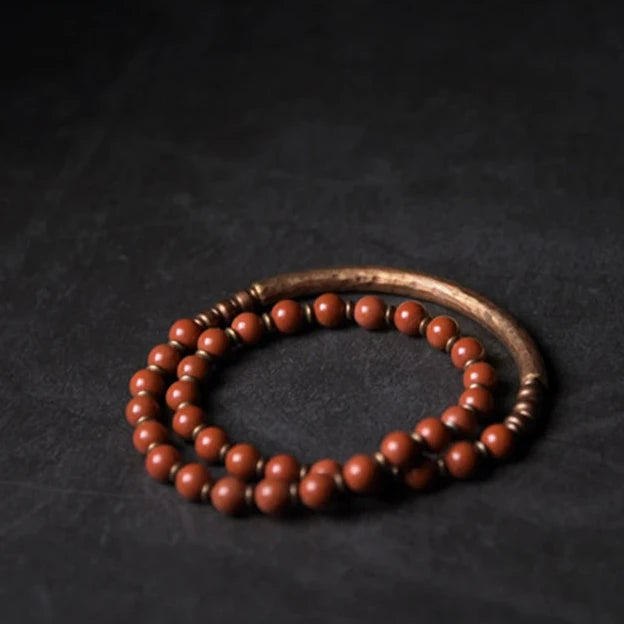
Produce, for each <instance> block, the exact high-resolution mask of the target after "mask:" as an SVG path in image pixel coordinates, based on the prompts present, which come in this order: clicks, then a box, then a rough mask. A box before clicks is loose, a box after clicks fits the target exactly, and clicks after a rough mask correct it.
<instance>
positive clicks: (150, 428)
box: [132, 420, 168, 454]
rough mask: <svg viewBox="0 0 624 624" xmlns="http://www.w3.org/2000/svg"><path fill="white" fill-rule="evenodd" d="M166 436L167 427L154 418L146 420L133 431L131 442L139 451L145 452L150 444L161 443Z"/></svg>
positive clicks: (165, 439) (164, 440)
mask: <svg viewBox="0 0 624 624" xmlns="http://www.w3.org/2000/svg"><path fill="white" fill-rule="evenodd" d="M167 438H168V436H167V429H166V428H165V427H163V425H161V424H160V423H159V422H157V421H155V420H146V421H145V422H142V423H141V424H140V425H137V427H136V429H135V430H134V431H133V433H132V444H134V448H135V449H136V450H137V451H139V453H142V454H145V453H147V449H148V447H149V445H150V444H153V443H154V442H158V443H159V444H163V443H164V442H166V441H167Z"/></svg>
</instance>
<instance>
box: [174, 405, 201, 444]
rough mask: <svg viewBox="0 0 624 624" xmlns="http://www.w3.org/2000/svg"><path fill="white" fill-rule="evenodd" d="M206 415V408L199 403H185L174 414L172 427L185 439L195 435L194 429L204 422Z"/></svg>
mask: <svg viewBox="0 0 624 624" xmlns="http://www.w3.org/2000/svg"><path fill="white" fill-rule="evenodd" d="M205 418H206V415H205V414H204V410H203V409H202V408H201V407H198V406H197V405H185V406H184V407H181V408H180V409H179V410H177V411H176V413H175V414H174V415H173V420H172V422H171V428H172V429H173V430H174V431H175V432H176V433H177V434H178V435H179V436H181V437H183V438H184V439H185V440H190V439H191V438H192V437H193V431H194V430H195V428H196V427H198V426H199V425H203V424H204V420H205Z"/></svg>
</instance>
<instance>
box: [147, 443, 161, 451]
mask: <svg viewBox="0 0 624 624" xmlns="http://www.w3.org/2000/svg"><path fill="white" fill-rule="evenodd" d="M161 444H162V442H152V443H151V444H150V445H149V446H148V447H147V452H148V453H151V452H152V451H153V450H154V449H155V448H156V447H157V446H160V445H161Z"/></svg>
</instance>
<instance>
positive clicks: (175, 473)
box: [169, 462, 182, 482]
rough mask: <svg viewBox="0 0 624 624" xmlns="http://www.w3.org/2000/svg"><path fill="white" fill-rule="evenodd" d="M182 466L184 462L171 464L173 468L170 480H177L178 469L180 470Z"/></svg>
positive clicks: (170, 471)
mask: <svg viewBox="0 0 624 624" xmlns="http://www.w3.org/2000/svg"><path fill="white" fill-rule="evenodd" d="M180 468H182V462H176V463H175V464H173V466H171V469H170V470H169V481H172V482H173V481H175V478H176V475H177V474H178V470H180Z"/></svg>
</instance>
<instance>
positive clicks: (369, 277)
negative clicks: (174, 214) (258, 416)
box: [126, 266, 546, 514]
mask: <svg viewBox="0 0 624 624" xmlns="http://www.w3.org/2000/svg"><path fill="white" fill-rule="evenodd" d="M334 291H338V292H343V291H359V292H364V291H366V292H371V291H372V292H377V293H391V294H393V295H407V296H409V297H418V298H419V299H424V300H427V301H432V302H435V303H437V304H440V305H443V306H445V307H448V308H451V309H453V310H457V311H458V312H460V313H462V314H464V315H465V316H468V317H470V318H472V319H474V320H476V321H477V322H479V323H480V324H481V325H483V326H484V327H486V328H487V329H489V330H490V331H491V332H492V333H493V334H494V335H495V336H496V337H497V338H498V339H499V340H500V341H501V342H502V343H503V344H504V345H505V346H506V347H507V348H508V349H509V351H510V353H511V355H512V356H513V358H514V360H515V362H516V365H517V368H518V372H519V377H520V384H519V390H518V393H517V400H516V403H515V405H514V407H513V409H512V411H511V413H510V414H508V415H507V417H506V418H505V419H504V421H503V422H502V423H499V424H496V423H495V424H491V421H490V420H489V415H490V413H491V410H492V407H493V398H492V395H491V392H490V390H491V387H492V385H493V384H494V383H495V381H496V380H495V377H496V375H495V371H494V369H493V367H492V366H491V364H488V363H487V362H486V361H485V350H484V348H483V346H482V344H481V343H480V342H479V341H478V340H477V339H475V338H472V337H467V336H464V337H460V333H459V327H458V324H457V322H456V321H455V320H454V319H452V318H450V317H448V316H444V315H443V316H438V317H436V318H434V319H431V317H429V315H428V314H427V312H426V310H425V309H424V308H423V307H422V306H421V305H420V304H419V303H418V302H414V301H407V302H404V303H403V304H401V305H400V306H398V308H395V306H393V305H388V304H386V303H385V302H384V301H383V300H381V299H380V298H379V297H377V296H374V295H370V294H369V295H367V296H364V297H362V298H361V299H359V300H358V302H357V304H354V303H353V302H350V301H347V302H345V301H344V300H343V299H341V298H340V297H339V296H338V295H336V294H333V293H334ZM319 293H324V294H322V295H321V296H320V297H318V298H317V299H316V300H315V302H314V306H311V305H310V304H309V303H299V302H297V301H294V300H293V298H295V297H304V296H311V295H316V294H319ZM272 304H274V305H273V307H272V308H271V309H270V312H269V308H268V306H271V305H272ZM317 306H318V307H317ZM265 310H267V311H265ZM345 322H346V323H349V322H355V323H356V324H357V325H360V326H361V327H363V328H365V329H369V330H371V329H372V330H374V329H382V328H384V327H386V328H388V327H396V329H397V330H398V331H400V332H402V333H405V334H407V335H409V336H412V337H416V336H419V335H420V336H426V338H427V342H429V343H430V344H431V346H434V347H435V348H437V349H439V350H442V351H447V352H448V353H449V354H450V355H451V360H452V362H453V364H454V366H455V367H456V368H459V369H461V370H462V371H463V383H464V388H465V390H464V392H463V393H462V395H461V396H460V398H459V401H458V403H457V404H456V405H452V406H451V407H450V408H449V409H447V410H445V412H444V413H443V414H442V415H441V416H440V418H435V417H427V418H424V419H422V420H421V421H420V422H419V423H417V425H416V426H415V427H414V430H413V432H412V433H409V432H406V431H393V432H390V433H388V434H387V435H386V436H385V437H384V438H383V440H382V441H381V444H380V446H379V450H378V451H377V452H375V453H373V454H366V453H362V454H358V455H355V456H353V457H352V458H351V459H349V460H348V461H347V462H346V463H345V465H344V467H343V466H341V465H340V464H339V463H338V462H336V461H335V460H333V459H327V458H326V459H321V460H319V461H317V462H316V463H314V464H313V465H312V466H311V467H310V468H309V469H308V468H306V467H305V466H301V465H300V464H299V462H298V460H297V459H296V458H295V457H293V456H292V455H288V454H281V455H276V456H274V457H272V458H270V459H268V460H267V459H265V458H263V457H262V456H261V454H260V452H259V451H258V450H257V448H256V447H255V446H254V445H252V444H248V443H238V444H234V445H233V444H231V443H230V440H229V439H228V437H227V434H226V432H225V431H224V430H223V429H221V428H220V427H218V426H207V425H206V422H205V421H206V414H205V412H204V411H203V410H202V408H201V407H200V406H199V403H200V399H201V389H202V385H203V383H204V382H205V381H206V380H207V379H208V378H209V377H210V375H211V373H212V369H213V367H214V366H216V365H217V364H218V363H220V362H222V361H226V359H227V355H228V353H229V352H230V351H231V350H232V349H240V348H245V347H250V346H253V345H256V344H258V343H259V342H261V340H262V338H263V336H265V335H266V334H295V333H298V332H299V331H300V330H301V329H302V328H303V327H304V325H306V324H307V325H309V326H310V325H316V324H318V325H321V326H325V327H330V328H333V327H339V326H341V325H344V324H345ZM147 363H148V366H147V368H145V369H142V370H139V371H138V372H137V373H135V375H133V377H132V379H131V380H130V386H129V388H130V393H131V394H132V396H133V399H131V401H130V402H129V403H128V406H127V407H126V418H127V420H128V422H129V423H130V424H131V425H132V426H133V427H135V429H134V434H133V443H134V446H135V448H136V449H137V450H138V451H139V452H140V453H142V454H145V455H146V459H145V465H146V468H147V470H148V472H149V473H150V475H151V476H152V477H153V478H155V479H156V480H160V481H171V482H175V485H176V489H177V490H178V491H179V493H180V494H181V495H182V496H184V497H185V498H188V499H190V500H196V501H204V502H205V501H208V500H210V501H211V502H212V503H213V505H214V507H215V508H217V509H218V510H219V511H222V512H224V513H228V514H232V513H239V512H240V511H242V510H243V509H249V508H251V507H254V506H255V507H257V508H258V509H260V510H261V511H263V512H264V513H268V514H281V513H282V512H283V511H284V510H285V509H287V508H288V507H290V506H292V504H293V503H295V504H297V503H298V502H299V501H300V502H301V503H303V505H304V506H306V507H308V508H310V509H319V510H320V509H325V508H326V507H327V505H328V504H329V503H330V502H331V501H332V500H334V499H335V498H336V494H337V492H338V491H340V492H345V491H347V490H348V491H350V492H352V493H355V494H374V493H376V492H378V491H379V488H380V487H381V484H382V481H383V475H384V474H386V475H387V476H389V477H391V478H392V479H394V480H396V479H397V478H398V479H399V480H400V481H402V482H403V483H404V485H406V486H407V487H408V488H409V489H411V490H415V491H419V490H426V489H430V488H431V487H432V486H433V485H434V484H437V483H439V482H440V480H441V479H442V480H443V477H444V476H445V475H448V476H450V477H453V478H456V479H460V480H462V479H466V478H471V477H473V476H474V475H475V474H476V472H477V468H479V466H480V465H481V464H483V462H484V461H485V460H492V461H495V462H496V461H505V460H507V459H508V458H509V457H510V456H511V455H512V454H513V450H514V448H515V446H516V439H517V438H518V439H519V438H520V437H522V436H523V435H524V434H526V433H528V432H529V431H530V430H531V428H532V425H533V424H534V422H535V420H536V417H537V414H538V407H539V402H540V400H541V397H542V394H543V390H544V389H545V387H546V373H545V368H544V363H543V361H542V358H541V356H540V354H539V351H538V349H537V347H536V346H535V344H534V342H533V340H532V339H531V337H530V336H529V335H528V333H527V332H526V331H525V330H524V329H523V328H522V327H521V326H520V325H519V324H518V323H517V321H516V320H515V319H514V318H513V317H512V316H510V315H509V314H508V313H507V312H505V311H504V310H502V309H501V308H499V307H498V306H496V305H494V304H493V303H491V302H490V301H488V300H487V299H485V298H484V297H482V296H480V295H478V294H477V293H475V292H473V291H471V290H468V289H466V288H463V287H462V286H459V285H458V284H455V283H453V282H450V281H448V280H444V279H441V278H437V277H433V276H430V275H426V274H423V273H415V272H412V271H407V270H401V269H394V268H389V267H381V266H350V267H340V268H333V269H319V270H313V271H304V272H299V273H288V274H284V275H279V276H276V277H272V278H269V279H266V280H263V281H259V282H255V283H254V284H252V285H251V287H250V288H249V289H248V290H245V291H239V292H237V293H236V294H235V295H234V296H233V297H231V298H230V299H226V300H223V301H220V302H218V303H217V304H215V305H214V306H212V307H211V308H210V309H208V310H207V311H206V312H202V313H200V314H198V315H197V316H196V317H195V318H194V319H180V320H178V321H176V322H175V323H174V324H173V325H172V327H171V329H170V331H169V342H168V343H163V344H160V345H157V346H156V347H154V348H153V349H152V350H151V351H150V354H149V356H148V362H147ZM176 376H177V380H176V379H175V377H176ZM163 404H165V405H164V407H165V408H166V407H168V408H169V409H171V410H173V412H174V413H173V419H172V423H171V425H172V429H173V432H174V433H175V434H176V435H177V436H179V437H180V438H182V439H185V440H188V441H192V442H193V443H194V446H195V451H196V454H197V455H198V457H199V458H200V459H201V460H203V462H207V463H212V464H214V463H224V464H225V468H226V470H227V472H228V473H229V476H226V477H224V478H222V479H220V480H218V481H216V482H213V480H212V476H211V474H210V473H209V472H208V470H207V468H206V467H205V465H204V463H202V462H192V463H187V464H184V463H183V462H182V461H181V456H180V453H179V451H178V449H177V448H176V446H175V445H173V444H171V443H169V432H168V431H167V429H166V427H165V426H164V425H163V424H162V423H161V422H160V420H161V419H162V414H163ZM479 422H480V423H481V427H482V430H481V433H480V435H479V434H478V431H479ZM475 435H478V438H476V439H475V437H474V436H475ZM256 479H261V480H260V481H259V482H257V483H254V482H255V480H256Z"/></svg>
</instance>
